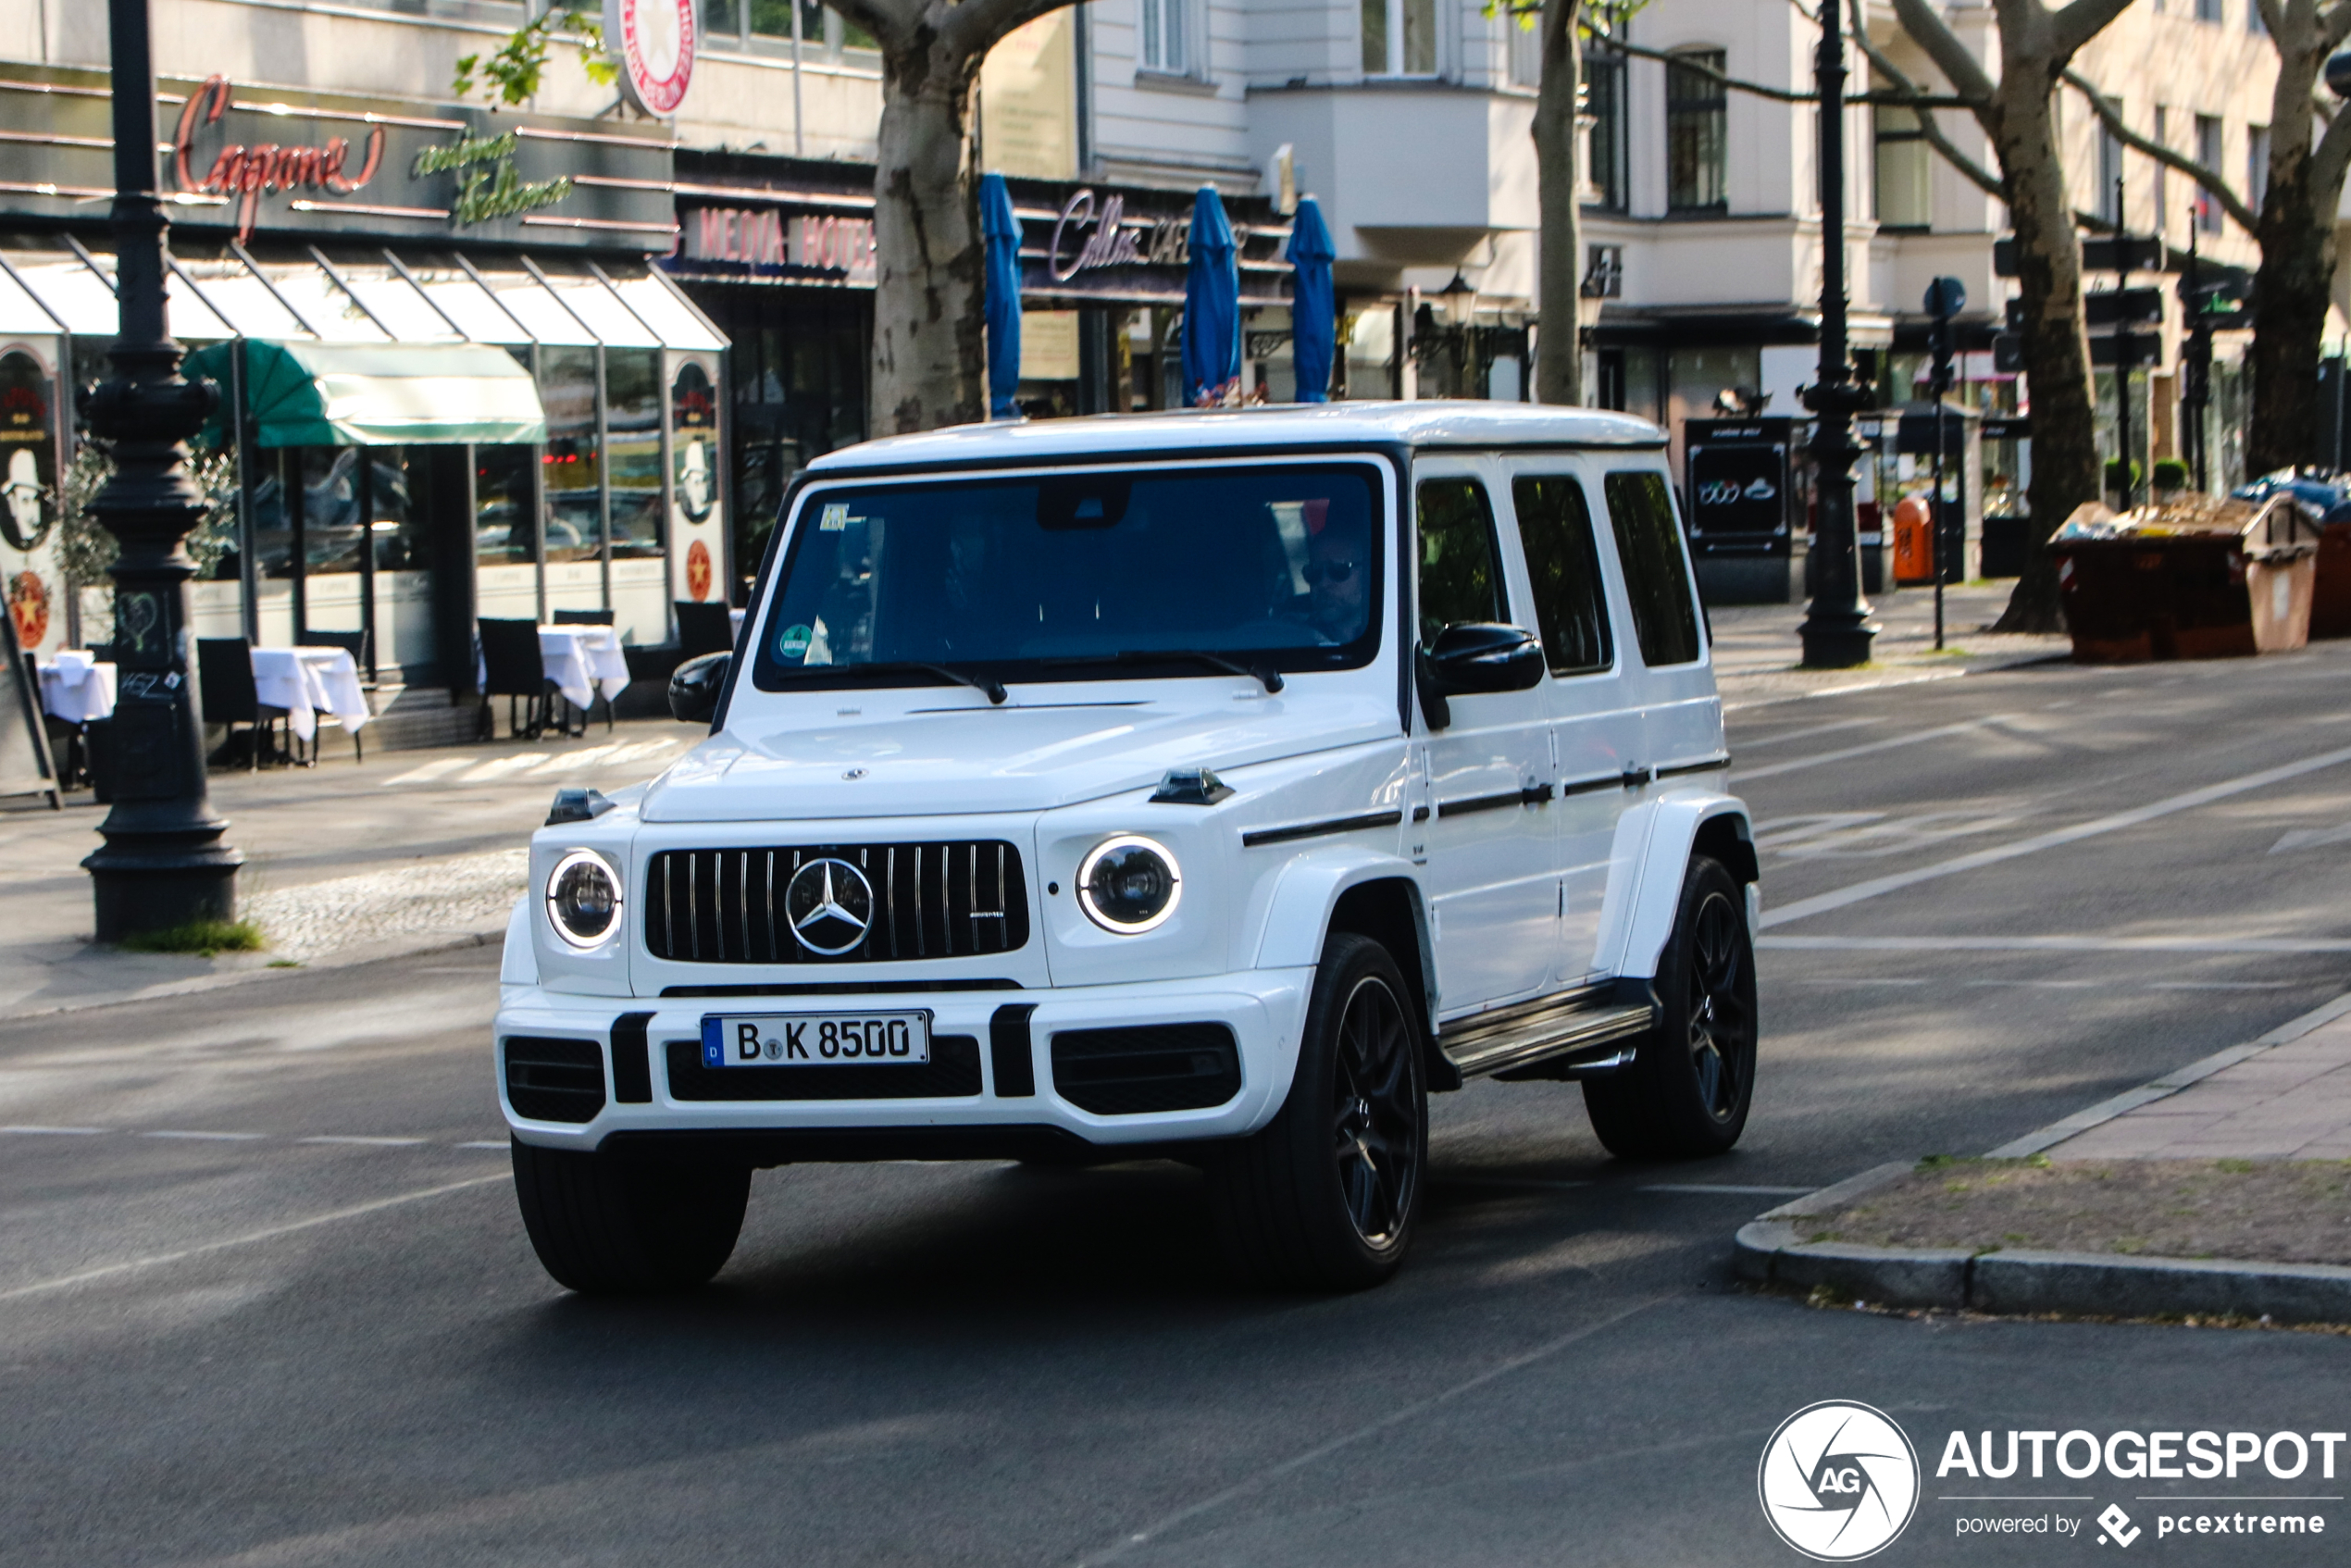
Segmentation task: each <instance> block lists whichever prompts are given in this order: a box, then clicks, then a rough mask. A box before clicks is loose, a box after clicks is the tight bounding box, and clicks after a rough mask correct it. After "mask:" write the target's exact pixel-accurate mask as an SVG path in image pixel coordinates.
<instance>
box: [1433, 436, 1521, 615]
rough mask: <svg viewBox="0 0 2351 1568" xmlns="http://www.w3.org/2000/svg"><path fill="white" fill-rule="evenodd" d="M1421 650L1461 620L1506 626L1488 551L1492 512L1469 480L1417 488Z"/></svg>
mask: <svg viewBox="0 0 2351 1568" xmlns="http://www.w3.org/2000/svg"><path fill="white" fill-rule="evenodd" d="M1420 535H1421V645H1422V646H1423V647H1424V648H1425V647H1433V646H1435V645H1436V642H1437V633H1438V632H1441V631H1443V630H1444V629H1445V628H1447V627H1449V626H1459V625H1461V624H1462V622H1463V621H1507V620H1509V619H1510V618H1511V617H1510V611H1509V609H1508V608H1507V604H1508V602H1507V601H1506V600H1505V599H1504V598H1503V596H1502V566H1501V561H1500V557H1499V554H1497V552H1496V550H1495V548H1494V508H1493V505H1492V504H1491V503H1490V502H1488V501H1487V500H1486V487H1485V486H1484V485H1482V484H1480V483H1478V482H1477V481H1476V480H1475V479H1467V478H1463V479H1423V480H1422V481H1421V486H1420Z"/></svg>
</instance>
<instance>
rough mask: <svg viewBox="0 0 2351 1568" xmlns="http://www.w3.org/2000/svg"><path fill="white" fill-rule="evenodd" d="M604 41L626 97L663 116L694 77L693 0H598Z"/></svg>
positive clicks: (681, 97)
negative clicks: (615, 62)
mask: <svg viewBox="0 0 2351 1568" xmlns="http://www.w3.org/2000/svg"><path fill="white" fill-rule="evenodd" d="M604 43H605V44H606V46H608V47H609V48H610V49H611V50H612V51H613V53H614V54H615V55H616V56H619V61H618V63H619V66H620V80H621V83H622V85H623V86H625V87H626V88H627V89H628V96H629V99H630V101H632V102H633V103H635V104H636V106H638V107H639V108H641V109H642V110H644V111H645V112H646V113H647V114H649V115H652V116H653V118H656V119H666V118H669V117H670V116H672V115H674V114H676V113H677V112H678V105H680V104H682V103H684V102H685V101H686V89H687V88H688V87H689V86H690V85H691V84H692V82H693V79H694V0H604Z"/></svg>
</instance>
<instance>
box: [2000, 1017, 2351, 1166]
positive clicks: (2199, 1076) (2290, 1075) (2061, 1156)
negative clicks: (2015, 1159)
mask: <svg viewBox="0 0 2351 1568" xmlns="http://www.w3.org/2000/svg"><path fill="white" fill-rule="evenodd" d="M2325 1011H2329V1010H2328V1009H2321V1012H2325ZM2332 1011H2333V1012H2334V1013H2335V1014H2336V1015H2335V1016H2333V1017H2332V1018H2331V1019H2329V1020H2327V1021H2326V1022H2323V1023H2320V1024H2319V1025H2318V1026H2317V1027H2313V1028H2309V1029H2308V1030H2307V1032H2306V1033H2302V1034H2300V1035H2299V1036H2297V1037H2295V1038H2293V1039H2285V1040H2283V1041H2281V1042H2280V1043H2276V1044H2270V1045H2264V1044H2261V1043H2260V1042H2258V1041H2257V1042H2255V1043H2254V1045H2252V1046H2240V1047H2238V1048H2236V1050H2235V1051H2233V1052H2221V1053H2220V1056H2218V1057H2212V1058H2208V1059H2207V1060H2206V1061H2205V1062H2202V1063H2198V1064H2196V1066H2194V1067H2189V1068H2185V1069H2183V1071H2181V1072H2179V1073H2175V1074H2172V1075H2171V1077H2170V1078H2168V1079H2165V1078H2158V1079H2157V1080H2156V1082H2155V1083H2154V1084H2151V1085H2149V1086H2148V1087H2147V1089H2136V1090H2133V1091H2132V1092H2133V1095H2148V1094H2151V1092H2152V1091H2155V1090H2158V1089H2160V1090H2163V1091H2164V1092H2162V1093H2160V1095H2159V1097H2151V1098H2149V1099H2147V1100H2146V1101H2145V1102H2143V1103H2140V1104H2137V1105H2133V1106H2131V1107H2129V1108H2128V1109H2124V1110H2123V1111H2122V1112H2121V1114H2119V1115H2115V1116H2113V1117H2112V1118H2111V1119H2110V1120H2105V1121H2101V1122H2099V1123H2098V1124H2097V1125H2096V1126H2091V1127H2089V1128H2087V1129H2086V1130H2084V1131H2083V1132H2079V1133H2076V1134H2075V1135H2074V1136H2072V1137H2071V1138H2068V1139H2064V1140H2062V1141H2060V1142H2057V1143H2052V1144H2050V1145H2048V1146H2047V1147H2046V1150H2045V1151H2044V1152H2046V1154H2047V1155H2048V1156H2049V1158H2051V1159H2053V1160H2218V1159H2231V1158H2234V1159H2245V1160H2351V997H2346V998H2345V999H2344V1000H2343V1001H2342V1002H2337V1003H2334V1004H2333V1005H2332ZM2288 1027H2289V1028H2291V1027H2292V1026H2288ZM2282 1032H2283V1031H2282ZM2199 1069H2202V1070H2201V1071H2199ZM2173 1084H2177V1085H2179V1086H2180V1087H2177V1088H2172V1087H2171V1085H2173ZM2126 1098H2127V1097H2126ZM2112 1104H2113V1102H2112V1101H2108V1106H2109V1107H2110V1106H2111V1105H2112Z"/></svg>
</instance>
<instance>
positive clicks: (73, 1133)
mask: <svg viewBox="0 0 2351 1568" xmlns="http://www.w3.org/2000/svg"><path fill="white" fill-rule="evenodd" d="M112 1131H114V1128H112V1127H32V1126H14V1127H0V1132H21V1133H32V1134H36V1135H38V1136H41V1137H44V1138H89V1137H91V1136H93V1134H96V1133H102V1132H112Z"/></svg>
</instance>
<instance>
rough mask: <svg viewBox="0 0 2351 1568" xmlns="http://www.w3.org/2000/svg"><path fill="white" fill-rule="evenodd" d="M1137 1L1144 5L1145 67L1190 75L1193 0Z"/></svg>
mask: <svg viewBox="0 0 2351 1568" xmlns="http://www.w3.org/2000/svg"><path fill="white" fill-rule="evenodd" d="M1193 4H1194V0H1138V5H1139V6H1141V8H1142V34H1143V41H1142V49H1141V51H1140V57H1141V63H1142V67H1143V68H1144V69H1145V70H1155V71H1163V72H1165V73H1166V74H1167V75H1169V76H1189V75H1191V74H1192V73H1193V69H1194V61H1193V58H1192V54H1193V51H1192V6H1193Z"/></svg>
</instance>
